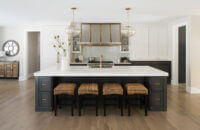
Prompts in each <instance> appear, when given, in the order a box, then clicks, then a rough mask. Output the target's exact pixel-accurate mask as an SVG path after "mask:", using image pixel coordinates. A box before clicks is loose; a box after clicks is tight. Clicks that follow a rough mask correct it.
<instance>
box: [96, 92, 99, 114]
mask: <svg viewBox="0 0 200 130" xmlns="http://www.w3.org/2000/svg"><path fill="white" fill-rule="evenodd" d="M98 105H99V99H98V96H96V116H98Z"/></svg>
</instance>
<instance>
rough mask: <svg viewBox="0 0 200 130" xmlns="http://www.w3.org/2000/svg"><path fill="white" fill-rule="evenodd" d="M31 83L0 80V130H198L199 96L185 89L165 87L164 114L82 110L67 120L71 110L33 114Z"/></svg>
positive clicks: (140, 110)
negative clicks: (55, 114) (129, 115)
mask: <svg viewBox="0 0 200 130" xmlns="http://www.w3.org/2000/svg"><path fill="white" fill-rule="evenodd" d="M34 89H35V86H34V80H33V79H31V80H27V81H24V82H18V81H17V80H0V129H1V130H62V129H65V130H143V129H144V130H148V129H151V130H173V129H180V130H199V129H200V95H197V94H196V95H191V94H188V93H186V92H185V87H184V86H176V87H172V86H168V110H167V112H149V116H147V117H145V116H144V110H143V109H139V108H133V110H132V112H133V114H132V116H131V117H128V116H127V110H125V116H123V117H121V116H120V112H119V109H117V108H115V107H110V108H108V112H107V114H108V115H107V116H106V117H104V116H103V110H102V108H101V109H100V114H99V116H98V117H96V116H95V108H93V107H91V108H87V109H83V115H82V116H81V117H79V116H77V110H75V116H74V117H72V116H70V108H69V107H68V108H62V109H59V110H58V116H57V117H55V116H54V115H53V113H52V112H35V106H34V99H35V95H34V94H35V90H34Z"/></svg>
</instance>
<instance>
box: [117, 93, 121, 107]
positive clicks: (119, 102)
mask: <svg viewBox="0 0 200 130" xmlns="http://www.w3.org/2000/svg"><path fill="white" fill-rule="evenodd" d="M120 107H121V96H120V95H119V96H118V108H120Z"/></svg>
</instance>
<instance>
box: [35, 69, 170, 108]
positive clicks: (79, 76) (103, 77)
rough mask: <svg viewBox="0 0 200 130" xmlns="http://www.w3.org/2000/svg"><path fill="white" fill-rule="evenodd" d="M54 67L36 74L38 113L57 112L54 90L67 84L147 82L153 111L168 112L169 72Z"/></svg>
mask: <svg viewBox="0 0 200 130" xmlns="http://www.w3.org/2000/svg"><path fill="white" fill-rule="evenodd" d="M60 68H61V67H60V66H54V67H51V68H47V69H45V70H42V71H39V72H36V73H34V76H35V111H52V110H53V89H54V87H55V86H56V85H57V84H59V83H63V82H72V83H76V84H77V86H78V85H79V84H81V83H91V82H95V83H98V84H99V86H100V87H101V86H102V84H103V83H108V82H110V83H120V84H122V86H124V84H126V83H143V84H144V85H145V86H146V87H147V88H148V90H149V104H148V105H149V110H152V111H166V110H167V76H168V73H166V72H164V71H161V70H159V69H155V68H153V67H150V66H113V67H112V68H88V67H87V66H71V67H69V68H68V69H66V70H61V69H60Z"/></svg>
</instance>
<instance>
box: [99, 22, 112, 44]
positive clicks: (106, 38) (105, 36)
mask: <svg viewBox="0 0 200 130" xmlns="http://www.w3.org/2000/svg"><path fill="white" fill-rule="evenodd" d="M101 29H102V31H101V32H102V41H101V42H102V43H109V42H111V35H110V34H111V33H110V31H111V25H110V24H102V25H101Z"/></svg>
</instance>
